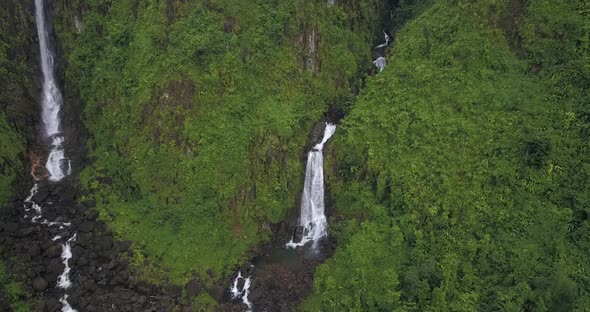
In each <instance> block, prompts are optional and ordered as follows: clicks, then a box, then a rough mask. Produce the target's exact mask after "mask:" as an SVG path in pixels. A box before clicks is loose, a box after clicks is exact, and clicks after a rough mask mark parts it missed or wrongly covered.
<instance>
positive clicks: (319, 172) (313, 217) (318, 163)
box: [286, 123, 336, 249]
mask: <svg viewBox="0 0 590 312" xmlns="http://www.w3.org/2000/svg"><path fill="white" fill-rule="evenodd" d="M335 131H336V125H334V124H330V123H326V128H325V129H324V136H323V138H322V141H321V142H320V143H318V144H316V145H315V146H314V147H313V148H312V149H311V151H309V153H308V154H307V165H306V168H305V182H304V184H303V194H302V196H301V214H300V216H299V225H300V226H301V227H302V228H303V237H302V238H301V241H299V242H295V241H294V238H292V239H291V241H290V242H288V243H287V244H286V246H287V247H291V248H296V247H299V246H304V245H305V244H307V243H308V242H310V241H312V242H313V243H312V245H311V246H312V248H313V249H317V246H318V242H319V240H320V239H321V238H322V237H325V236H326V235H327V234H328V232H327V230H326V226H327V221H326V215H325V214H324V210H325V207H324V155H323V149H324V144H326V142H327V141H328V140H329V139H330V138H331V137H332V135H334V132H335Z"/></svg>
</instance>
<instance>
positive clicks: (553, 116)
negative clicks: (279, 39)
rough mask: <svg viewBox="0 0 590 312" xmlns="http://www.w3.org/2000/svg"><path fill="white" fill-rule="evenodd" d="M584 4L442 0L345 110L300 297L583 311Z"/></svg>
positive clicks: (376, 304)
mask: <svg viewBox="0 0 590 312" xmlns="http://www.w3.org/2000/svg"><path fill="white" fill-rule="evenodd" d="M589 14H590V3H589V2H587V1H575V0H572V1H568V0H566V1H542V0H539V1H518V0H514V1H504V0H486V1H438V2H436V4H434V5H432V6H431V7H430V8H429V9H428V10H426V11H425V12H424V13H423V14H421V15H420V16H418V17H417V18H415V19H413V20H412V21H411V22H410V23H408V24H407V25H406V26H405V27H404V28H403V29H402V30H401V31H400V32H399V34H398V36H397V39H396V43H395V46H394V48H393V49H392V50H391V51H390V53H389V65H388V66H387V68H386V69H385V70H384V71H383V72H382V73H380V74H378V75H376V76H375V77H373V78H371V79H369V81H368V82H367V86H366V88H364V89H363V90H362V92H361V95H360V96H359V97H358V98H357V99H356V101H355V103H354V106H353V108H352V111H351V112H350V114H349V115H348V116H346V118H345V119H344V120H343V122H342V126H341V127H340V129H339V133H338V135H337V136H336V137H335V141H334V142H333V146H334V148H335V149H336V152H335V156H334V159H332V160H331V164H332V165H331V167H332V174H331V176H330V177H329V184H330V185H331V188H332V192H333V196H334V198H335V201H336V204H335V206H336V210H337V212H338V214H339V215H340V216H339V218H338V221H336V218H333V220H331V223H330V224H331V233H332V235H335V236H336V237H337V238H338V242H339V247H338V251H337V252H336V254H335V256H334V257H333V258H332V259H330V260H328V261H327V262H326V263H325V264H324V265H322V266H321V267H319V268H318V270H317V271H316V275H315V290H314V295H313V296H312V297H311V298H309V300H308V301H307V302H306V304H305V309H306V310H309V311H587V309H588V307H590V288H589V286H590V284H589V283H590V275H589V272H590V270H589V269H590V263H589V261H588V254H589V252H590V244H589V243H588V242H589V238H590V237H589V233H590V232H589V231H588V230H589V225H590V224H589V220H588V213H589V212H590V188H589V186H590V156H589V155H590V153H589V152H590V149H589V147H590V145H589V142H590V132H589V130H590V118H589V117H590V115H589V113H590V103H589V101H590V94H589V89H590V45H589V39H590V37H589V35H590V16H589Z"/></svg>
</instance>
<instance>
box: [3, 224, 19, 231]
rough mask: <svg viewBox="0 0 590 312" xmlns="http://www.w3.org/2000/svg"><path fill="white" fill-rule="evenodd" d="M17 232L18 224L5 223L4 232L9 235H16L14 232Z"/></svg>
mask: <svg viewBox="0 0 590 312" xmlns="http://www.w3.org/2000/svg"><path fill="white" fill-rule="evenodd" d="M16 230H18V224H16V223H13V222H6V223H4V231H6V232H8V233H14V232H16Z"/></svg>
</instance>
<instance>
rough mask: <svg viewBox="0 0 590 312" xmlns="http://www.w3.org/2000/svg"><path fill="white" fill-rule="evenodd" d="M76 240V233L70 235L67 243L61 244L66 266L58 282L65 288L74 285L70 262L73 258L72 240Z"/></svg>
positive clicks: (62, 257)
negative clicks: (71, 279) (71, 278)
mask: <svg viewBox="0 0 590 312" xmlns="http://www.w3.org/2000/svg"><path fill="white" fill-rule="evenodd" d="M75 240H76V234H74V236H72V237H70V239H68V240H67V241H66V243H65V244H62V245H61V260H62V261H63V264H64V266H65V268H64V271H63V273H62V274H61V275H60V276H59V280H58V282H57V286H58V287H60V288H63V289H68V288H70V286H72V282H71V281H70V270H71V268H70V264H69V263H68V262H69V260H70V258H72V248H71V247H70V242H73V241H75Z"/></svg>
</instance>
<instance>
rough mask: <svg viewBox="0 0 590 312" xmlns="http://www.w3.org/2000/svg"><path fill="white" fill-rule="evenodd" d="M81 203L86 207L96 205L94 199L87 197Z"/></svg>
mask: <svg viewBox="0 0 590 312" xmlns="http://www.w3.org/2000/svg"><path fill="white" fill-rule="evenodd" d="M82 205H84V207H86V208H94V207H96V201H95V200H93V199H87V200H85V201H83V202H82Z"/></svg>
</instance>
